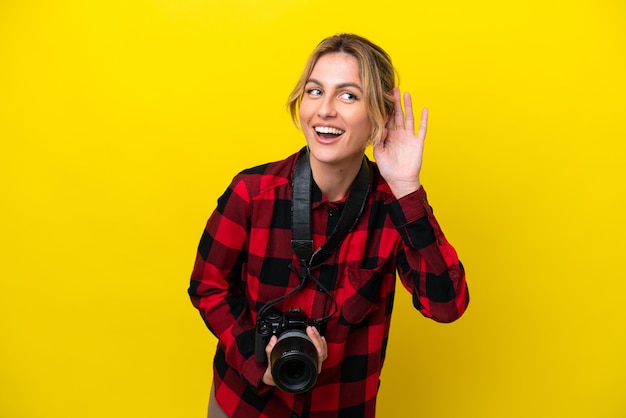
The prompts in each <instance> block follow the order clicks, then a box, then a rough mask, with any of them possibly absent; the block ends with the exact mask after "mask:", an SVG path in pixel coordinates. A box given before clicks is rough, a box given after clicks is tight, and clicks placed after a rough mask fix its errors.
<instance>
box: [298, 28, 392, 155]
mask: <svg viewBox="0 0 626 418" xmlns="http://www.w3.org/2000/svg"><path fill="white" fill-rule="evenodd" d="M338 52H339V53H344V54H348V55H351V56H353V57H354V58H356V60H357V62H358V63H359V75H360V76H361V83H363V98H364V100H365V106H366V109H367V113H368V114H369V116H370V121H371V123H372V132H371V134H370V138H369V141H370V143H373V144H374V145H375V144H377V143H378V142H380V140H381V139H382V136H383V132H384V129H385V124H386V122H387V120H389V118H391V117H392V116H393V113H394V100H393V89H394V87H395V82H396V70H395V68H394V67H393V65H392V63H391V58H390V57H389V55H388V54H387V53H386V52H385V51H384V50H383V49H382V48H380V47H379V46H378V45H375V44H373V43H372V42H370V41H369V40H367V39H365V38H363V37H361V36H358V35H354V34H346V33H344V34H339V35H335V36H331V37H328V38H326V39H324V40H323V41H322V42H320V43H319V44H318V45H317V47H316V48H315V50H313V53H311V56H310V57H309V59H308V61H307V63H306V65H305V66H304V70H303V71H302V75H301V76H300V79H299V80H298V83H297V84H296V86H295V87H294V89H293V91H292V92H291V94H290V95H289V99H288V101H287V106H288V108H289V112H290V114H291V119H292V120H293V122H294V124H295V125H296V126H297V127H300V122H299V118H298V111H299V108H300V103H301V102H302V96H303V94H304V86H305V85H306V83H307V80H308V79H309V77H310V75H311V73H312V72H313V67H315V64H316V63H317V60H319V58H320V57H321V56H323V55H326V54H332V53H338Z"/></svg>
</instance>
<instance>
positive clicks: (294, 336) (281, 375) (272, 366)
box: [255, 309, 328, 393]
mask: <svg viewBox="0 0 626 418" xmlns="http://www.w3.org/2000/svg"><path fill="white" fill-rule="evenodd" d="M255 354H256V358H257V360H258V361H261V362H264V361H267V363H268V367H267V370H266V371H265V375H264V376H263V382H264V383H265V384H267V385H272V386H277V387H278V388H280V389H282V390H284V391H286V392H290V393H303V392H306V391H308V390H309V389H311V388H312V387H313V385H314V384H315V382H316V381H317V375H318V374H319V372H320V371H321V369H322V362H323V361H324V360H326V358H327V357H328V349H327V345H326V339H325V338H324V337H322V336H321V335H320V333H319V331H318V329H317V328H316V327H315V326H314V324H313V322H312V321H310V320H309V319H308V318H307V317H306V315H305V314H304V313H303V312H302V311H301V310H300V309H290V310H289V311H288V312H287V313H286V314H285V315H284V316H280V315H278V314H270V315H267V316H266V317H263V318H260V319H259V320H258V321H257V329H256V347H255Z"/></svg>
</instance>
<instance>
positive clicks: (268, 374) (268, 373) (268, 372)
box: [263, 335, 278, 386]
mask: <svg viewBox="0 0 626 418" xmlns="http://www.w3.org/2000/svg"><path fill="white" fill-rule="evenodd" d="M276 341H278V338H276V336H275V335H273V336H272V338H270V341H269V342H268V343H267V345H266V346H265V354H267V369H265V374H264V375H263V383H265V384H266V385H269V386H276V383H275V382H274V377H273V376H272V362H271V361H270V354H272V350H273V349H274V346H275V345H276Z"/></svg>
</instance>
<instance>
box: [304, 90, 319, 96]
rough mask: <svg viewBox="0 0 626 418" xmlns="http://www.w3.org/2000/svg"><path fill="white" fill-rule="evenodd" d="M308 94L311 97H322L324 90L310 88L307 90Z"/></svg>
mask: <svg viewBox="0 0 626 418" xmlns="http://www.w3.org/2000/svg"><path fill="white" fill-rule="evenodd" d="M306 94H308V95H309V96H321V95H322V90H320V89H318V88H310V89H307V90H306Z"/></svg>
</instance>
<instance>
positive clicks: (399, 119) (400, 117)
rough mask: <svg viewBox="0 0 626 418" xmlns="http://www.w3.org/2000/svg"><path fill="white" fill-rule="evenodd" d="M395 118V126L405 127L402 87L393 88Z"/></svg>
mask: <svg viewBox="0 0 626 418" xmlns="http://www.w3.org/2000/svg"><path fill="white" fill-rule="evenodd" d="M393 105H394V112H393V119H394V126H395V128H402V127H404V112H403V111H402V101H401V100H400V89H399V88H395V89H393Z"/></svg>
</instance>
